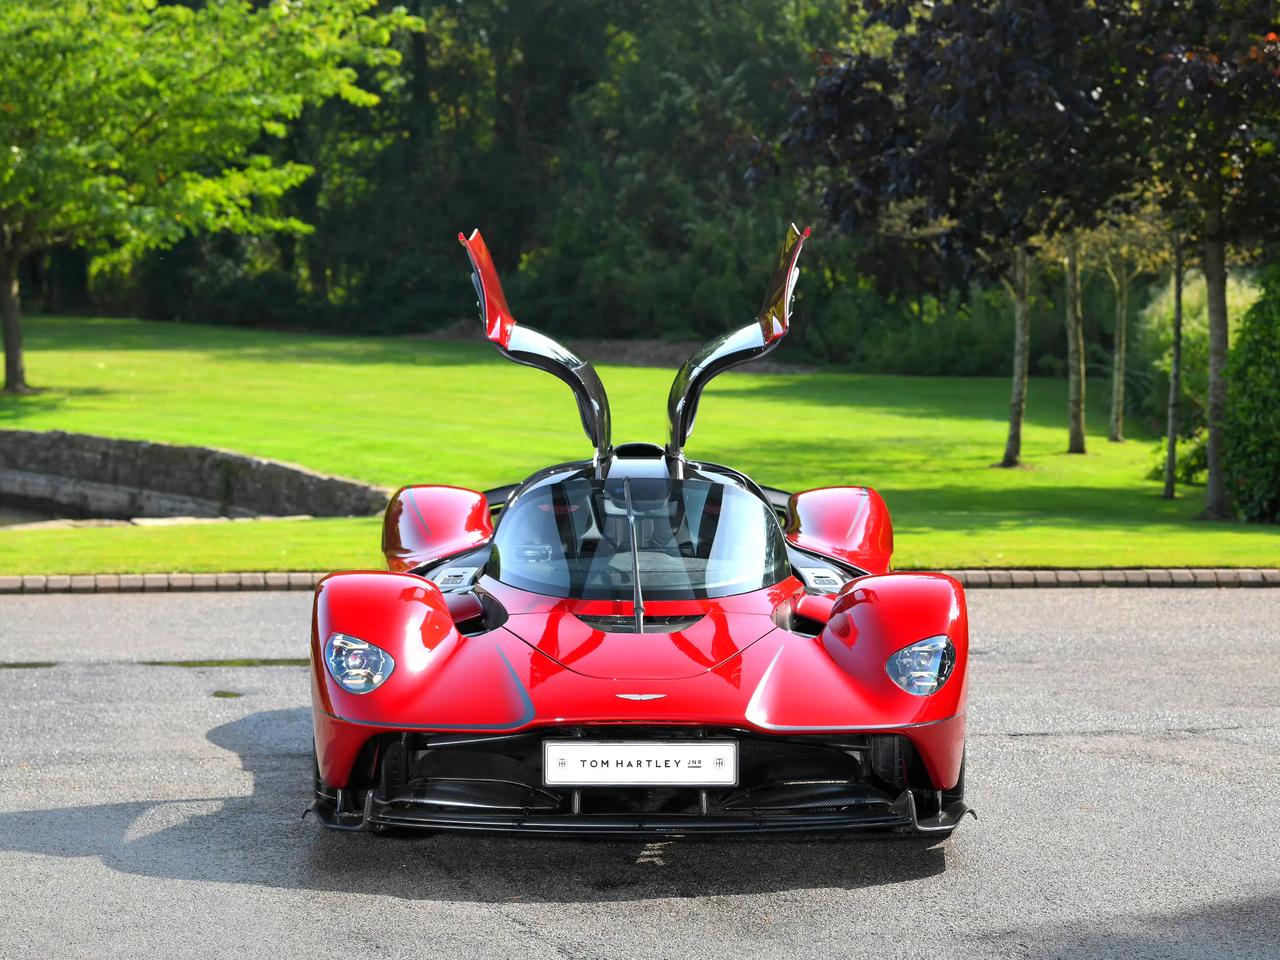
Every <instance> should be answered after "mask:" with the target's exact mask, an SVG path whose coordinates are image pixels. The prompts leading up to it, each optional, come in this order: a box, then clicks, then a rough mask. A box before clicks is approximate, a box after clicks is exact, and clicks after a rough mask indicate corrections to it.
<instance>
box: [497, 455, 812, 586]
mask: <svg viewBox="0 0 1280 960" xmlns="http://www.w3.org/2000/svg"><path fill="white" fill-rule="evenodd" d="M630 487H631V504H632V511H633V513H634V516H635V518H636V547H637V555H638V560H639V564H638V566H639V570H640V586H641V590H642V591H643V593H644V597H645V599H646V600H650V599H653V600H691V599H702V598H708V597H727V596H731V595H732V594H736V593H748V592H750V591H752V590H759V589H760V588H762V587H767V586H771V585H773V584H775V583H778V582H779V581H781V580H784V579H786V577H788V576H789V575H790V573H791V567H790V563H789V562H788V560H787V551H786V545H785V543H784V541H783V539H782V531H781V530H780V529H779V527H778V523H777V520H776V519H775V518H774V516H773V513H772V511H771V510H770V509H769V507H768V506H767V505H766V504H764V503H762V502H761V501H760V500H759V499H757V498H756V497H754V496H752V495H751V494H749V493H747V492H746V491H745V490H742V489H740V488H738V487H735V486H731V485H729V484H725V483H718V482H714V481H709V480H693V479H690V480H670V479H667V478H661V479H656V478H648V477H646V478H636V477H633V478H631V481H630ZM632 569H633V566H632V555H631V531H630V528H629V526H628V523H627V502H626V491H625V490H624V487H623V481H622V480H621V479H616V480H615V479H611V480H607V481H600V480H594V479H590V478H587V477H575V478H573V479H569V480H563V481H556V482H553V483H549V484H546V485H545V486H541V487H535V488H533V489H532V490H528V491H526V492H524V493H522V494H520V495H519V497H518V498H517V499H516V501H515V503H513V504H512V505H511V506H510V507H509V508H508V510H507V511H506V512H505V513H504V514H503V515H502V519H501V521H500V522H499V523H498V529H497V532H496V533H495V535H494V540H493V553H492V555H491V560H490V564H489V569H488V572H489V574H490V575H491V576H493V577H494V578H496V579H498V580H500V581H502V582H503V583H506V584H510V585H511V586H513V587H519V588H520V589H522V590H530V591H532V592H534V593H540V594H543V595H546V596H553V597H574V598H581V599H606V600H631V599H632V597H633V590H634V584H633V580H632Z"/></svg>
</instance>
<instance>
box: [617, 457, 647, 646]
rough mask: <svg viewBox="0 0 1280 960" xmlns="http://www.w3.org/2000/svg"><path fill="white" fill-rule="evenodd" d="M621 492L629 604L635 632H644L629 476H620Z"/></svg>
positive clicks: (634, 519)
mask: <svg viewBox="0 0 1280 960" xmlns="http://www.w3.org/2000/svg"><path fill="white" fill-rule="evenodd" d="M622 494H623V496H624V497H626V500H627V527H628V528H629V529H630V532H631V587H632V590H631V605H632V607H633V608H634V610H635V615H636V633H644V594H643V593H641V592H640V546H639V544H638V543H637V542H636V514H635V511H634V510H632V509H631V478H630V477H623V478H622Z"/></svg>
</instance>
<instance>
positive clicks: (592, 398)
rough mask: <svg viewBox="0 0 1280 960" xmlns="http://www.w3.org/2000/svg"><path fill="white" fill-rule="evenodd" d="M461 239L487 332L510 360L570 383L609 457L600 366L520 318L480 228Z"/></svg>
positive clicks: (599, 452)
mask: <svg viewBox="0 0 1280 960" xmlns="http://www.w3.org/2000/svg"><path fill="white" fill-rule="evenodd" d="M458 242H459V243H461V244H462V245H463V246H464V247H466V248H467V256H469V257H470V258H471V271H472V272H471V282H472V283H473V284H475V288H476V296H478V297H479V298H480V318H481V320H483V321H484V332H485V336H486V337H488V338H489V341H490V342H491V343H493V345H494V346H496V347H497V348H498V349H499V350H500V351H501V352H502V354H503V355H504V356H505V357H507V358H508V359H511V360H514V361H515V362H516V363H523V364H525V365H526V366H530V367H537V368H538V369H539V370H545V371H547V373H550V374H552V375H554V376H556V377H559V378H560V379H561V380H563V381H564V382H565V383H567V384H568V385H569V387H570V389H572V390H573V395H574V397H575V398H576V399H577V401H578V413H579V415H580V416H581V417H582V429H583V430H584V431H585V432H586V434H587V439H588V440H590V441H591V445H592V446H593V447H595V449H596V457H597V459H603V458H604V457H607V456H608V455H609V452H610V451H611V450H612V449H613V442H612V437H611V427H610V420H609V398H608V396H607V395H606V394H605V392H604V384H602V383H601V382H600V377H599V375H597V373H596V371H595V368H594V367H592V366H591V364H590V363H588V362H587V361H586V360H583V359H582V358H581V357H579V356H578V355H577V354H575V353H574V352H573V351H572V350H570V349H568V348H567V347H565V346H563V345H562V344H559V343H557V342H556V341H555V340H552V339H551V338H550V337H548V336H547V335H546V334H544V333H539V332H538V331H537V330H535V329H533V328H532V327H527V326H525V325H524V324H518V323H516V318H515V317H513V316H512V315H511V309H510V308H509V307H508V306H507V298H506V295H505V294H504V293H503V292H502V284H501V283H500V282H499V281H498V271H497V269H495V267H494V265H493V258H492V257H491V256H489V248H488V247H486V246H485V243H484V237H482V236H480V231H479V230H474V231H472V233H471V236H470V237H468V236H466V235H465V234H462V233H459V234H458Z"/></svg>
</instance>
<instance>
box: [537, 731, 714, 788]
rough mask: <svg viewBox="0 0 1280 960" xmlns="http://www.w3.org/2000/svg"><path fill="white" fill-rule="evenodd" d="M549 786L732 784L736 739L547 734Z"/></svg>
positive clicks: (544, 759) (545, 779)
mask: <svg viewBox="0 0 1280 960" xmlns="http://www.w3.org/2000/svg"><path fill="white" fill-rule="evenodd" d="M542 775H543V782H544V783H545V784H546V785H547V786H549V787H603V786H609V787H659V786H661V787H668V786H673V787H674V786H683V787H732V786H735V785H736V784H737V782H738V744H737V741H735V740H697V741H659V740H544V741H543V742H542Z"/></svg>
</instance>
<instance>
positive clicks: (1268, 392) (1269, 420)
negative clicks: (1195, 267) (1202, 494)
mask: <svg viewBox="0 0 1280 960" xmlns="http://www.w3.org/2000/svg"><path fill="white" fill-rule="evenodd" d="M1227 384H1228V390H1229V398H1230V399H1229V403H1228V408H1227V420H1226V424H1225V427H1224V430H1223V442H1224V450H1223V452H1224V457H1225V461H1226V474H1227V483H1228V485H1229V487H1230V490H1231V495H1232V498H1233V499H1234V502H1235V505H1236V510H1237V512H1238V513H1239V514H1240V516H1241V517H1242V518H1243V519H1245V520H1248V521H1250V522H1253V523H1275V522H1277V521H1280V265H1277V266H1274V267H1272V268H1270V269H1269V270H1268V271H1267V272H1266V274H1265V275H1264V277H1263V291H1262V296H1261V297H1260V298H1259V299H1258V301H1257V302H1256V303H1254V305H1253V306H1252V307H1250V308H1249V312H1248V313H1246V314H1245V316H1244V321H1243V322H1242V324H1241V326H1240V332H1239V335H1238V336H1237V337H1236V342H1235V345H1234V346H1233V347H1232V349H1231V354H1230V358H1229V359H1228V361H1227Z"/></svg>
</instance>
